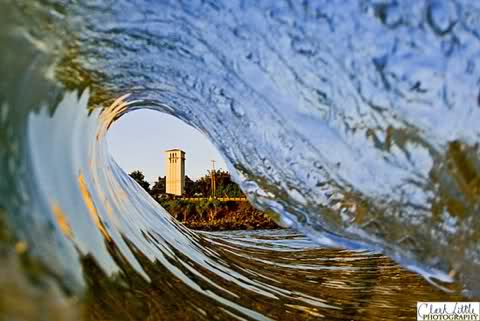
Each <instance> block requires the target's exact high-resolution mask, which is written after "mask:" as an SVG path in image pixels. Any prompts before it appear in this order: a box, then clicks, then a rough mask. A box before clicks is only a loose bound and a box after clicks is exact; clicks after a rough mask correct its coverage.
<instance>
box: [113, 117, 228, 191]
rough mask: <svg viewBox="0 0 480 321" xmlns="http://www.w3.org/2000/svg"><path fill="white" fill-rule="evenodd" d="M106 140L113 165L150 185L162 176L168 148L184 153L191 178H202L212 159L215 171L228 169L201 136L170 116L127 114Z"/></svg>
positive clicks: (116, 124) (115, 125) (187, 172)
mask: <svg viewBox="0 0 480 321" xmlns="http://www.w3.org/2000/svg"><path fill="white" fill-rule="evenodd" d="M173 133H176V134H175V135H174V134H173ZM107 139H108V142H109V147H108V148H109V151H110V153H111V154H112V156H113V157H114V158H115V160H116V162H117V163H118V164H119V165H120V166H121V167H122V168H123V169H124V170H125V171H126V172H128V173H130V172H131V171H133V170H136V169H139V170H141V171H142V172H143V173H144V174H145V178H146V180H147V181H149V182H154V181H156V180H157V177H158V176H164V175H165V174H164V173H165V158H164V157H165V156H164V155H165V154H164V151H165V150H167V149H171V148H180V149H182V150H184V151H185V153H186V155H185V158H186V161H185V172H186V175H188V176H189V177H191V178H198V177H200V176H203V175H205V174H206V173H207V169H210V168H211V166H212V163H211V161H210V160H212V159H214V160H216V163H215V168H222V169H224V170H226V169H227V166H226V164H225V162H224V160H223V159H222V157H221V156H220V154H219V153H218V151H217V150H216V148H215V147H214V146H213V145H212V144H211V143H210V142H209V141H208V140H207V138H206V137H205V136H204V135H203V134H202V133H200V132H199V131H198V130H196V129H195V128H193V127H191V126H189V125H187V124H185V123H184V122H183V121H181V120H178V119H176V118H174V117H173V116H170V115H167V114H164V113H160V112H156V111H152V110H138V111H134V112H131V113H128V114H126V115H125V116H123V117H122V118H120V119H119V120H118V121H116V122H115V123H114V124H113V125H112V127H111V128H110V130H109V132H108V137H107Z"/></svg>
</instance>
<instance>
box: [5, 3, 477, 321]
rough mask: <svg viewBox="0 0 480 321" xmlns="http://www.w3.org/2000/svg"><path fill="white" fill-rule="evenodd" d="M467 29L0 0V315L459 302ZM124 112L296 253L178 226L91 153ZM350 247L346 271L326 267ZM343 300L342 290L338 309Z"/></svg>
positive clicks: (427, 19) (466, 211)
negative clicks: (178, 150) (204, 168)
mask: <svg viewBox="0 0 480 321" xmlns="http://www.w3.org/2000/svg"><path fill="white" fill-rule="evenodd" d="M479 16H480V5H479V4H476V2H473V1H467V0H464V1H460V0H458V1H453V0H452V1H447V0H445V1H440V0H438V1H437V0H430V1H401V2H400V1H373V0H372V1H353V0H351V1H316V2H309V1H302V2H300V1H298V2H293V1H264V2H261V3H256V2H248V1H188V2H187V1H158V2H149V1H137V2H135V3H134V2H129V1H116V2H111V3H110V2H103V3H102V2H96V1H85V2H83V3H70V2H68V1H60V0H48V1H46V0H44V1H38V2H30V1H10V0H7V1H3V2H2V3H1V4H0V44H1V46H0V48H2V49H1V50H0V77H1V78H0V79H1V81H0V165H1V166H0V219H1V220H0V230H1V233H0V240H1V244H2V245H1V246H2V247H4V250H3V249H2V251H3V252H4V254H3V256H4V257H3V259H2V260H3V261H5V264H4V265H5V266H6V268H5V273H6V274H5V275H6V276H8V277H5V278H4V279H5V280H12V281H11V282H12V284H8V285H5V286H2V287H1V288H5V289H17V290H18V291H17V290H16V292H15V291H13V292H14V293H17V292H18V296H15V295H12V297H13V298H12V300H13V301H12V302H16V303H15V304H11V305H8V306H12V307H16V306H18V307H29V308H28V309H26V308H25V309H24V310H25V311H27V312H25V313H26V314H25V315H23V316H22V315H21V314H19V313H20V312H19V311H20V310H22V309H10V308H9V309H6V310H5V311H4V312H2V311H1V310H0V313H1V314H4V315H12V316H15V318H17V319H22V318H23V319H35V318H38V319H39V320H40V319H49V318H50V319H53V318H54V317H58V316H59V315H60V316H62V318H63V319H67V317H66V314H56V313H53V312H52V311H55V310H54V307H58V306H62V307H65V310H66V311H69V312H68V313H70V312H71V313H73V314H74V316H72V318H77V317H78V318H84V319H107V316H109V317H108V318H111V319H113V320H115V319H116V320H118V319H121V318H125V319H133V320H141V319H145V320H147V319H148V317H151V318H154V317H156V318H157V319H160V320H168V319H177V320H178V319H182V318H183V319H185V320H189V319H191V320H200V319H205V320H212V319H215V318H217V319H220V320H228V319H229V318H231V319H238V318H240V319H241V318H244V319H257V320H268V319H281V318H282V317H284V319H285V318H287V316H288V318H292V319H293V318H294V317H298V318H303V319H308V318H313V319H315V318H322V317H323V318H326V319H339V320H341V319H346V318H349V319H355V318H357V319H369V320H372V319H382V314H378V315H377V314H375V315H370V314H369V313H373V312H374V311H378V309H380V307H383V306H387V307H388V308H389V309H390V310H389V311H390V312H389V313H393V314H392V315H394V316H396V317H398V318H401V317H404V318H408V317H411V316H412V314H408V313H412V311H413V310H410V311H409V312H408V313H407V314H401V313H400V310H398V309H396V308H395V302H398V300H400V299H401V300H403V301H401V302H406V301H405V300H410V301H409V302H410V303H411V308H412V309H414V304H415V302H416V301H415V300H417V301H419V300H422V301H428V299H429V298H430V299H432V300H430V301H433V299H439V300H442V299H445V298H446V297H447V296H449V295H453V296H455V295H463V296H467V297H474V296H478V295H479V291H480V279H479V276H478V268H479V265H480V247H479V239H480V235H479V230H480V229H479V224H480V223H479V220H478V211H479V204H480V173H479V171H480V163H479V147H478V146H479V145H478V142H479V127H478V125H477V123H478V121H479V120H480V114H479V112H480V98H479V97H480V88H479V83H480V70H479V68H478V66H477V61H478V57H479V54H480V41H479V40H480V39H479V36H480V19H479V18H478V17H479ZM143 108H149V109H154V110H158V111H159V112H164V113H169V114H171V115H173V116H175V117H177V118H178V119H181V120H183V121H185V122H186V123H187V124H190V125H192V126H193V127H195V128H197V129H199V130H200V131H202V132H203V133H204V134H205V135H206V136H207V137H208V138H209V139H210V140H211V142H212V143H213V144H214V145H215V146H216V147H217V148H218V150H219V151H220V153H221V154H222V155H223V156H224V157H225V159H226V162H227V165H228V167H229V168H228V169H229V171H230V172H231V173H233V175H234V178H235V180H236V181H237V182H238V183H239V184H240V186H241V188H242V190H243V191H244V192H245V193H246V194H247V197H248V198H249V200H250V201H251V202H252V203H253V204H255V205H256V206H257V207H259V208H262V209H270V210H273V211H274V212H275V213H276V215H277V216H276V219H277V220H278V221H279V222H281V224H282V225H285V226H289V227H290V228H292V229H295V230H297V231H299V232H301V233H302V234H304V235H307V237H308V240H307V239H304V240H301V241H298V240H297V239H294V240H293V241H292V239H291V238H290V237H287V236H285V235H280V236H278V238H280V239H281V241H278V240H275V241H274V240H272V239H269V238H268V237H267V238H265V237H264V233H267V232H259V233H257V234H256V235H253V236H251V238H252V239H253V240H257V239H259V240H263V241H261V242H260V241H258V242H257V241H255V242H253V243H252V242H251V241H244V240H243V241H239V240H236V239H234V240H233V241H232V239H230V235H220V236H219V235H211V234H208V233H207V234H205V233H199V232H195V231H190V230H188V229H186V228H185V227H183V226H181V225H180V224H179V223H177V222H176V221H175V220H174V219H172V218H171V217H170V215H169V214H168V213H166V212H165V211H164V210H163V209H162V208H161V207H160V206H159V205H158V204H157V203H156V202H155V201H154V200H152V199H151V198H149V196H148V195H147V194H146V193H144V192H143V191H142V189H141V188H140V187H139V186H137V185H136V184H135V183H134V182H133V181H132V180H131V179H130V178H129V177H128V176H127V175H126V174H125V173H124V172H123V171H122V170H121V169H120V168H119V167H118V165H117V164H116V163H115V161H114V160H113V159H112V158H111V156H110V155H109V153H108V146H107V144H106V142H105V135H106V133H107V131H108V128H109V126H110V125H111V123H112V122H114V121H115V120H116V119H118V118H119V117H121V116H122V115H124V114H125V113H128V112H131V111H134V110H137V109H143ZM139 130H141V129H140V128H139ZM267 235H268V233H267ZM243 237H244V236H242V237H241V238H243ZM277 241H278V242H280V243H278V242H277ZM231 242H233V244H234V245H229V243H231ZM257 243H259V244H260V245H259V244H257ZM262 244H263V245H262ZM277 245H278V246H277ZM231 246H233V247H234V248H236V250H231V249H230V250H228V249H229V248H230V247H231ZM258 246H261V247H260V248H258ZM283 246H286V247H287V248H288V249H290V248H293V249H294V250H293V249H290V250H291V251H294V252H295V253H296V255H293V254H292V256H291V258H290V259H288V258H286V257H284V256H283V255H281V254H279V253H280V252H281V251H280V250H279V248H283ZM263 247H266V248H267V249H265V248H263ZM269 247H270V250H268V248H269ZM311 247H313V248H314V250H312V249H311ZM332 248H335V249H336V250H333V249H332ZM338 248H341V249H346V250H350V251H353V252H348V251H344V250H338ZM290 250H289V251H290ZM363 250H368V251H369V252H368V253H370V254H367V253H364V252H363ZM235 251H238V252H240V253H244V254H239V255H240V257H241V260H240V261H235V260H234V259H235V258H236V257H232V255H235ZM291 251H290V252H291ZM297 251H299V253H303V254H299V253H297ZM329 251H332V252H329ZM245 253H249V254H248V255H247V254H245ZM252 253H255V254H252ZM292 253H293V252H292ZM359 253H362V254H359ZM371 253H375V254H371ZM379 253H381V254H382V255H386V256H387V257H389V258H390V259H393V260H394V261H395V262H396V263H398V264H399V265H400V266H402V267H403V269H401V268H399V267H398V266H396V265H395V264H394V263H392V261H390V260H389V259H387V257H385V256H382V255H381V254H379ZM298 255H300V256H298ZM324 255H327V256H328V255H331V256H332V259H331V262H333V266H334V267H335V268H334V269H333V270H334V271H336V272H335V273H332V274H329V275H325V274H324V273H326V272H325V270H326V269H324V268H323V267H324V263H322V262H323V261H322V260H321V258H322V256H324ZM358 255H361V257H362V260H361V262H364V260H365V262H369V263H366V266H367V268H366V269H365V271H364V272H358V271H357V270H358V269H356V268H355V266H354V265H353V264H350V263H348V264H347V267H346V268H345V267H344V263H345V262H350V259H349V258H348V259H347V257H350V256H353V257H355V258H356V257H357V256H358ZM302 257H303V258H307V259H308V260H312V261H313V263H312V265H311V266H310V265H308V266H304V265H302V263H301V260H302ZM284 260H287V261H288V262H289V263H288V264H287V267H285V265H284V263H285V262H284ZM355 260H356V259H355ZM317 261H318V262H317ZM272 262H273V263H272ZM282 262H283V263H282ZM282 264H283V265H282ZM289 264H290V265H289ZM268 266H274V267H275V268H274V269H273V270H272V269H268V268H265V267H268ZM295 266H300V267H299V268H296V267H295ZM383 266H388V267H389V268H388V269H390V267H391V269H393V270H394V271H395V272H394V273H396V274H395V275H398V279H395V278H394V281H392V282H393V283H389V282H387V281H385V280H384V279H383V277H382V273H384V272H383V270H384V268H383ZM288 267H292V271H296V272H297V273H294V272H291V273H290V272H289V273H285V274H284V275H282V274H281V273H280V271H283V270H284V269H287V268H288ZM311 269H313V270H315V271H316V272H315V273H316V274H314V275H313V276H312V275H310V274H309V272H308V271H311ZM344 269H347V271H348V273H347V274H342V273H343V272H340V271H344ZM388 269H386V270H388ZM393 270H392V271H393ZM406 270H409V271H412V272H415V273H416V275H415V274H411V273H410V272H407V271H406ZM372 271H382V272H378V273H377V272H375V273H377V274H375V273H374V272H372ZM252 273H257V274H256V276H257V277H259V278H261V280H262V282H261V285H259V283H258V282H253V281H249V280H251V279H252ZM258 273H260V276H259V275H258ZM322 273H323V274H322ZM372 273H374V274H375V275H376V276H377V277H372ZM392 273H393V272H392ZM308 275H310V277H312V278H321V280H322V281H321V282H320V281H319V280H318V279H315V280H316V282H317V283H310V282H309V279H308V277H307V276H308ZM346 275H348V277H346ZM385 275H389V274H388V273H387V272H385ZM162 276H163V277H162ZM420 276H421V277H423V278H424V280H422V279H421V278H420ZM350 277H352V278H359V280H361V281H358V282H359V284H360V285H358V286H357V285H356V283H355V282H353V283H349V282H348V281H347V280H348V278H350ZM296 279H298V280H300V281H299V282H296V283H295V282H294V283H291V282H293V281H292V280H296ZM380 279H381V280H382V281H379V280H380ZM287 280H288V281H287ZM342 280H344V281H342ZM369 280H376V281H369ZM345 282H346V285H345ZM372 282H373V283H372ZM397 282H398V283H397ZM273 284H275V287H274V288H273V287H272V286H273ZM312 284H317V285H315V286H313V285H312ZM318 284H323V285H324V286H325V287H324V289H329V290H326V291H325V293H331V291H333V292H332V293H331V295H330V294H328V295H325V293H324V294H322V292H318V289H319V288H318V287H319V285H318ZM372 284H373V285H372ZM408 284H411V285H412V287H414V288H416V289H417V291H416V293H417V294H415V295H414V294H412V291H407V292H402V291H403V290H402V289H408ZM38 287H40V288H43V289H56V290H49V291H50V292H52V291H53V292H52V293H55V294H52V295H50V294H48V295H45V296H41V295H40V294H39V293H43V292H42V291H40V292H36V291H39V290H38V289H37V288H38ZM344 287H346V288H347V289H349V290H350V291H351V292H352V293H354V292H355V289H361V290H359V291H357V292H359V293H362V295H361V296H360V297H356V296H353V297H352V299H351V300H349V302H350V301H351V302H353V303H348V304H347V303H346V302H344V301H341V300H340V301H338V300H337V299H336V298H339V297H341V295H342V294H341V291H340V290H339V289H343V288H344ZM147 288H148V290H147ZM292 289H295V290H292ZM392 289H394V290H392ZM152 291H153V292H152ZM339 291H340V292H339ZM389 291H390V292H389ZM8 292H12V291H10V290H9V291H8ZM50 292H48V293H50ZM387 292H388V293H393V294H392V295H391V296H388V295H387V294H386V293H387ZM139 293H143V294H142V295H144V296H145V298H152V297H155V298H156V300H153V299H152V300H153V301H152V302H150V301H148V300H146V299H145V300H144V299H141V298H143V297H141V296H140V294H139ZM279 293H281V295H280V294H279ZM292 293H296V294H295V295H293V294H292ZM298 293H302V294H301V295H300V294H298ZM349 293H350V292H349ZM366 293H368V295H366V296H363V294H366ZM378 293H380V294H381V295H380V294H378ZM429 293H430V294H429ZM127 294H128V295H127ZM374 294H375V295H374ZM2 295H5V294H2ZM376 295H379V296H376ZM442 295H443V296H442ZM119 296H125V297H119ZM306 296H308V298H309V299H308V300H313V301H315V300H317V299H319V298H321V300H322V302H323V303H325V304H326V306H323V305H321V306H318V305H317V306H316V305H315V304H314V303H312V302H313V301H312V302H311V301H308V300H307V299H305V297H306ZM38 297H43V298H44V300H47V301H48V300H50V299H52V301H51V302H50V301H48V302H50V303H48V304H47V303H45V302H44V303H40V301H38ZM286 297H288V300H291V301H288V300H287V299H285V298H286ZM298 297H303V299H302V300H300V299H298ZM108 298H110V299H108ZM267 298H268V299H267ZM385 298H389V299H390V301H388V304H385V305H382V299H385ZM376 299H378V300H377V301H376ZM59 300H60V301H61V302H63V303H62V304H63V305H62V304H59V303H58V302H59ZM122 300H124V301H122ZM299 300H300V301H299ZM306 300H307V301H306ZM147 301H148V302H149V303H148V309H147V308H146V307H145V306H143V305H142V304H147V303H146V302H147ZM42 302H43V301H42ZM52 302H53V303H52ZM72 302H73V303H72ZM98 302H103V303H104V304H103V305H102V306H97V305H95V304H99V303H98ZM120 302H124V303H120ZM128 302H136V303H135V304H134V303H131V306H130V305H129V303H128ZM178 302H191V304H186V305H184V306H182V309H185V311H184V313H183V314H181V313H179V312H176V311H177V310H179V309H180V306H179V305H178V304H179V303H178ZM255 302H257V303H258V304H256V303H255ZM315 302H316V301H315ZM365 302H366V303H365ZM115 303H116V304H118V305H119V306H118V307H116V306H115ZM360 303H362V304H360ZM384 303H385V302H384ZM49 304H50V305H53V307H51V306H50V305H49ZM365 304H367V305H369V304H371V306H369V307H367V306H365ZM359 305H361V306H359ZM40 307H48V308H44V310H45V311H49V313H51V315H52V316H51V317H47V316H46V313H47V312H45V311H44V310H42V311H44V312H43V313H37V312H35V311H40V310H37V309H40ZM299 307H300V308H299ZM332 307H333V308H332ZM59 309H60V308H59ZM122 309H123V310H122ZM313 309H316V310H313ZM83 310H86V311H87V312H86V313H85V314H86V316H85V315H83V314H81V313H80V312H78V313H79V314H78V315H76V314H75V313H76V312H75V311H83ZM146 310H148V311H150V312H149V314H148V316H145V315H143V314H141V312H140V311H146ZM28 311H30V312H32V313H31V314H28V313H29V312H28ZM118 311H123V313H120V312H118ZM155 311H157V312H155ZM281 311H290V312H288V313H286V312H285V313H282V312H281ZM332 311H335V312H334V313H333V312H332ZM365 311H366V312H365ZM9 313H10V314H9ZM44 313H45V314H44ZM65 313H67V312H65ZM115 313H119V314H118V315H115ZM129 313H132V315H130V314H129ZM142 313H143V312H142ZM413 313H414V311H413ZM44 315H45V317H44ZM12 318H13V317H12ZM62 318H61V319H62ZM288 318H287V319H288Z"/></svg>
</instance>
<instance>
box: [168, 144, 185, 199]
mask: <svg viewBox="0 0 480 321" xmlns="http://www.w3.org/2000/svg"><path fill="white" fill-rule="evenodd" d="M165 154H166V158H165V160H166V162H165V165H166V166H165V174H166V175H165V176H166V179H165V181H166V182H165V184H166V192H167V194H173V195H178V196H181V195H182V194H183V193H184V191H185V152H184V151H183V150H181V149H178V148H176V149H169V150H167V151H165Z"/></svg>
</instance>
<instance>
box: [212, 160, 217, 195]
mask: <svg viewBox="0 0 480 321" xmlns="http://www.w3.org/2000/svg"><path fill="white" fill-rule="evenodd" d="M211 162H212V171H211V172H210V184H211V188H212V197H213V198H215V195H216V190H217V184H216V182H215V161H214V160H213V159H212V160H211Z"/></svg>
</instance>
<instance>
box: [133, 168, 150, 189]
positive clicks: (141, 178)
mask: <svg viewBox="0 0 480 321" xmlns="http://www.w3.org/2000/svg"><path fill="white" fill-rule="evenodd" d="M128 175H129V176H130V177H131V178H133V179H134V180H135V181H136V182H137V183H138V184H139V185H140V186H141V187H143V189H144V190H146V191H147V192H148V193H150V183H149V182H147V181H145V175H143V173H142V172H141V171H139V170H136V171H133V172H131V173H130V174H128Z"/></svg>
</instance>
